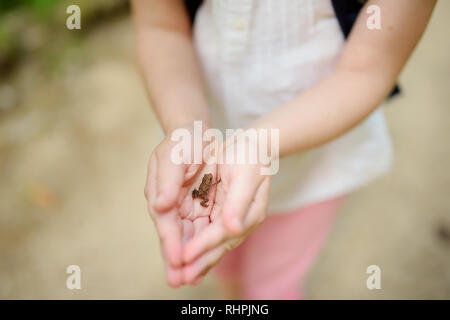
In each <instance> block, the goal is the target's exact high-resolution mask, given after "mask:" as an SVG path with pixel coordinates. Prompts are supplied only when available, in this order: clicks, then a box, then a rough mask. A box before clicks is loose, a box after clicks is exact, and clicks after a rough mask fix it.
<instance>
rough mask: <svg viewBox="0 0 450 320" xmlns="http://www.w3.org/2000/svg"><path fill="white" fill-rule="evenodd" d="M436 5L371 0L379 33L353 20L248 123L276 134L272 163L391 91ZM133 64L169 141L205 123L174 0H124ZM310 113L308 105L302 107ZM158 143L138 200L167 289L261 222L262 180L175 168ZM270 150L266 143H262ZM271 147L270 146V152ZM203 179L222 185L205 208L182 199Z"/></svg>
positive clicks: (244, 173) (331, 135) (188, 38)
mask: <svg viewBox="0 0 450 320" xmlns="http://www.w3.org/2000/svg"><path fill="white" fill-rule="evenodd" d="M435 3H436V1H435V0H396V1H391V0H373V1H368V2H367V3H366V5H365V6H366V7H367V6H369V5H371V4H376V5H378V6H379V7H380V8H381V12H382V28H381V30H369V29H368V28H367V27H366V19H367V15H365V14H364V12H365V8H366V7H365V8H363V10H362V14H360V16H359V17H358V19H357V22H356V24H355V26H354V27H353V29H352V32H351V34H350V37H349V39H348V41H347V42H346V45H345V48H344V49H343V52H342V54H341V56H340V59H339V61H338V63H337V66H336V68H335V69H334V70H333V71H332V72H331V73H330V74H329V75H328V76H326V77H325V78H324V79H322V80H321V81H320V82H319V83H317V84H316V85H315V86H313V87H312V88H311V89H309V90H306V91H304V92H302V93H299V94H298V95H297V96H296V97H294V98H293V99H292V100H290V101H288V102H286V103H284V104H282V105H280V106H279V107H277V108H275V109H274V110H273V111H271V112H270V113H267V114H265V115H263V116H262V117H261V118H259V119H256V120H255V121H254V122H253V123H250V124H248V128H277V129H279V133H280V150H279V151H280V156H281V157H284V156H287V155H290V154H294V153H299V152H303V151H306V150H308V149H311V148H314V147H317V146H320V145H322V144H324V143H326V142H328V141H330V140H333V139H335V138H336V137H338V136H340V135H342V134H344V133H345V132H347V131H348V130H350V129H351V128H353V127H354V126H356V125H357V124H359V123H360V122H361V121H363V120H364V119H365V118H366V117H367V116H368V115H369V114H370V113H371V112H372V111H373V110H374V109H375V108H376V107H378V106H379V105H380V104H381V103H382V101H383V100H384V99H385V98H386V96H387V95H388V94H389V92H390V91H391V90H392V88H393V86H394V83H395V82H396V80H397V78H398V76H399V74H400V72H401V70H402V69H403V67H404V66H405V64H406V62H407V60H408V58H409V57H410V55H411V53H412V52H413V50H414V48H415V46H416V45H417V43H418V41H419V40H420V38H421V36H422V34H423V32H424V30H425V28H426V25H427V23H428V21H429V19H430V17H431V14H432V11H433V8H434V6H435ZM132 5H133V12H134V21H135V25H136V30H137V44H138V59H139V64H140V67H141V71H142V74H143V77H144V79H145V83H146V88H147V91H148V93H149V97H150V100H151V102H152V106H153V108H154V110H155V112H156V115H157V117H158V119H159V121H160V123H161V126H162V127H163V130H164V131H165V132H166V134H167V135H168V137H170V135H169V134H170V132H172V131H173V130H174V129H176V128H179V127H185V128H188V129H189V130H191V128H192V125H193V121H194V120H202V121H203V123H204V125H203V127H204V128H207V127H208V126H209V113H208V103H207V101H206V97H205V94H204V89H203V84H202V76H201V72H200V68H199V64H198V61H197V58H196V55H195V52H194V48H193V44H192V34H191V25H190V20H189V18H188V15H187V12H186V10H185V8H184V5H183V1H181V0H133V1H132ZM311 106H314V107H311ZM173 144H174V143H173V142H171V141H170V138H166V139H165V140H163V142H161V143H160V144H159V145H158V146H157V147H156V149H155V150H154V152H153V154H152V157H151V160H150V163H149V170H148V176H147V184H146V187H145V194H146V197H147V200H148V210H149V212H150V215H151V216H152V218H153V220H154V221H155V224H156V228H157V231H158V234H159V235H160V239H161V244H162V245H161V248H162V252H163V257H164V260H165V262H166V273H167V279H168V282H169V284H170V285H171V286H173V287H178V286H180V285H183V284H196V283H199V281H201V279H202V277H203V276H204V275H205V274H206V273H207V272H208V270H210V269H211V268H212V267H213V266H214V265H215V264H217V262H218V261H219V260H220V258H221V257H222V256H223V254H225V253H226V252H227V251H228V250H230V249H232V248H234V247H235V246H237V245H238V244H239V243H240V242H242V241H243V240H244V239H245V237H246V236H247V235H248V234H249V233H250V232H251V231H252V230H254V229H255V228H256V227H257V226H258V225H259V224H260V223H261V222H262V221H263V220H264V218H265V216H266V210H267V205H268V194H269V185H270V178H269V177H268V176H261V175H260V173H259V166H258V165H253V166H251V165H227V164H220V165H218V166H211V165H209V166H202V165H181V166H180V165H175V164H173V163H172V162H171V161H170V149H171V146H173ZM268 147H269V148H270V146H268ZM269 150H270V149H269ZM204 173H213V175H214V181H216V177H217V176H220V178H221V179H222V181H221V183H220V184H218V185H217V186H214V187H212V188H211V191H210V194H209V196H208V197H209V199H210V202H209V204H210V205H209V207H208V208H203V207H201V206H200V205H199V202H200V200H198V199H196V200H193V199H192V197H189V192H190V191H192V189H193V188H197V187H198V186H199V184H200V182H201V178H202V176H203V174H204Z"/></svg>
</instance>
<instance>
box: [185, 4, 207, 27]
mask: <svg viewBox="0 0 450 320" xmlns="http://www.w3.org/2000/svg"><path fill="white" fill-rule="evenodd" d="M202 2H203V0H184V5H185V6H186V9H187V11H188V13H189V16H190V17H191V22H194V18H195V13H196V12H197V10H198V8H199V7H200V5H201V4H202Z"/></svg>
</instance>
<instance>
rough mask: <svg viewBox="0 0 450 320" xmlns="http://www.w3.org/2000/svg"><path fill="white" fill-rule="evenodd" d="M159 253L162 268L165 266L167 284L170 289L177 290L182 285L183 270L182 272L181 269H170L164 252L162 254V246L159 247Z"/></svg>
mask: <svg viewBox="0 0 450 320" xmlns="http://www.w3.org/2000/svg"><path fill="white" fill-rule="evenodd" d="M160 245H161V244H160ZM161 252H162V255H163V260H164V266H165V270H166V280H167V283H168V284H169V286H171V287H172V288H178V287H179V286H181V285H182V284H183V270H182V268H174V267H171V266H170V265H169V264H168V263H167V257H166V255H165V252H164V250H163V248H162V245H161Z"/></svg>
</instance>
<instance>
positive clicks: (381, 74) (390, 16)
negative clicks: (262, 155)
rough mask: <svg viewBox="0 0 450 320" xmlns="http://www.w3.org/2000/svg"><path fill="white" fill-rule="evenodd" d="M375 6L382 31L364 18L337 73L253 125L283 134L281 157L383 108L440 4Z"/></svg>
mask: <svg viewBox="0 0 450 320" xmlns="http://www.w3.org/2000/svg"><path fill="white" fill-rule="evenodd" d="M372 3H375V4H377V5H379V6H380V7H381V10H382V19H383V20H382V21H383V27H382V29H381V30H369V29H368V28H367V27H366V16H365V15H364V14H362V16H361V17H359V18H358V21H357V23H356V25H355V27H354V29H353V31H352V34H351V36H350V39H349V41H348V43H347V44H346V48H345V49H344V52H343V54H342V56H341V58H340V61H339V63H338V65H337V67H336V69H335V71H333V72H332V73H331V74H330V75H329V76H327V77H326V78H325V79H323V80H322V81H321V82H320V83H318V84H317V85H315V86H314V87H312V88H311V89H309V90H307V91H306V92H304V93H301V94H299V95H298V96H297V97H295V98H294V99H292V100H291V101H288V102H287V103H285V104H283V105H281V106H280V107H278V108H276V109H275V110H273V111H272V112H270V113H268V114H266V115H264V116H262V117H261V118H259V119H257V120H256V121H255V122H254V123H252V124H250V125H249V127H251V128H275V129H279V136H280V140H279V142H280V143H279V152H280V157H283V156H286V155H289V154H292V153H296V152H302V151H305V150H308V149H310V148H314V147H316V146H319V145H321V144H323V143H325V142H328V141H330V140H332V139H333V138H336V137H338V136H339V135H341V134H343V133H345V132H347V131H348V130H349V129H351V128H353V127H354V126H355V125H357V124H358V123H360V122H361V121H363V120H364V119H365V118H366V117H367V116H368V115H369V114H370V113H371V112H372V111H373V110H374V109H375V108H376V107H377V106H378V105H380V103H381V102H382V101H383V100H384V99H385V98H386V96H387V95H388V94H389V92H390V91H391V90H392V88H393V86H394V83H395V81H396V79H397V78H398V75H399V73H400V71H401V70H402V68H403V66H404V65H405V63H406V61H407V59H408V57H409V56H410V54H411V52H412V51H413V49H414V47H415V45H416V44H417V42H418V41H419V39H420V37H421V35H422V33H423V31H424V29H425V27H426V25H427V23H428V20H429V18H430V15H431V12H432V10H433V7H434V4H435V1H431V0H429V1H423V0H413V1H410V0H398V1H389V0H378V1H369V2H368V3H367V4H366V6H368V5H371V4H372ZM364 10H365V9H363V11H362V12H364ZM413 18H414V19H413ZM269 150H270V149H269Z"/></svg>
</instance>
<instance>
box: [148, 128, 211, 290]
mask: <svg viewBox="0 0 450 320" xmlns="http://www.w3.org/2000/svg"><path fill="white" fill-rule="evenodd" d="M188 130H190V131H191V133H192V129H191V128H188ZM191 136H192V137H193V134H191ZM177 143H178V142H174V141H171V140H170V136H168V137H166V138H165V139H164V140H163V141H162V142H161V143H160V144H159V145H158V146H157V147H156V148H155V150H154V151H153V153H152V156H151V157H150V162H149V165H148V173H147V182H146V186H145V191H144V193H145V196H146V199H147V210H148V212H149V214H150V216H151V218H152V219H153V221H154V223H155V226H156V230H157V232H158V235H159V238H160V241H161V251H162V255H163V258H164V261H165V266H166V273H167V280H168V283H169V285H171V286H173V287H178V286H180V285H182V284H184V280H183V272H182V251H183V243H185V242H187V240H189V239H190V238H192V237H193V236H195V235H196V234H197V233H198V232H200V231H201V230H203V228H204V227H206V226H207V225H208V224H209V215H210V213H211V210H212V207H213V203H214V202H213V201H211V203H210V204H209V206H208V207H206V208H205V207H203V206H201V205H200V200H199V199H192V190H193V189H194V188H196V187H198V186H199V185H200V182H201V179H202V177H203V175H204V174H205V173H212V174H213V176H214V177H215V176H216V171H217V166H216V165H204V164H176V163H174V162H173V161H172V159H171V153H172V149H173V148H174V146H175V145H176V144H177ZM214 193H215V188H214V187H213V188H211V191H210V194H209V197H210V198H211V200H213V199H214V197H215V195H214Z"/></svg>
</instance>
